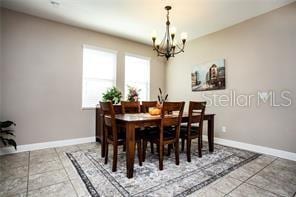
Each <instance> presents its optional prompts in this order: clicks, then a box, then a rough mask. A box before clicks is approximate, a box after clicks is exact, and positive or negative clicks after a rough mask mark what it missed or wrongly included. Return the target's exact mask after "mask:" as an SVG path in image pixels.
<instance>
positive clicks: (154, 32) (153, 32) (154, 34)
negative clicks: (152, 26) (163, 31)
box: [151, 30, 157, 39]
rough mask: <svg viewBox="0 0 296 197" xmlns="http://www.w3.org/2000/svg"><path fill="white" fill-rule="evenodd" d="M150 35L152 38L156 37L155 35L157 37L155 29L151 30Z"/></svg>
mask: <svg viewBox="0 0 296 197" xmlns="http://www.w3.org/2000/svg"><path fill="white" fill-rule="evenodd" d="M151 37H152V39H156V37H157V33H156V31H155V30H153V31H152V33H151Z"/></svg>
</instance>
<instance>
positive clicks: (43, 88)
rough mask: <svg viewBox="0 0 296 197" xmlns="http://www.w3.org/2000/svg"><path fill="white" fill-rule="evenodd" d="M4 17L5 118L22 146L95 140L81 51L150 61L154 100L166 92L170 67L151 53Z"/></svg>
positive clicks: (70, 29) (125, 43)
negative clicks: (87, 48)
mask: <svg viewBox="0 0 296 197" xmlns="http://www.w3.org/2000/svg"><path fill="white" fill-rule="evenodd" d="M2 11H3V29H2V37H3V48H2V50H3V56H4V61H3V62H2V63H3V79H4V81H5V83H4V85H3V96H2V101H3V102H2V103H3V116H4V118H5V119H11V120H14V121H15V122H16V123H17V127H16V135H17V142H18V143H19V144H30V143H39V142H47V141H53V140H63V139H72V138H82V137H90V136H94V135H95V129H94V128H95V112H94V110H82V109H81V98H82V95H81V89H82V45H83V44H88V45H94V46H99V47H103V48H108V49H113V50H116V51H118V65H117V76H118V80H117V83H118V86H119V88H120V89H122V90H123V88H124V87H123V86H124V85H123V83H124V72H123V71H124V53H125V52H128V53H134V54H138V55H141V56H146V57H151V93H150V97H151V99H156V96H157V89H158V87H161V88H164V87H165V84H164V83H165V79H164V78H165V65H164V62H163V60H162V59H159V58H157V57H156V56H155V54H154V53H153V51H152V49H151V47H149V46H146V45H143V44H139V43H136V42H132V41H128V40H125V39H120V38H116V37H112V36H108V35H104V34H100V33H96V32H92V31H88V30H84V29H80V28H76V27H72V26H68V25H64V24H60V23H55V22H51V21H47V20H43V19H40V18H36V17H32V16H28V15H25V14H21V13H17V12H13V11H9V10H6V9H4V10H2Z"/></svg>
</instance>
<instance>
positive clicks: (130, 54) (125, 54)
mask: <svg viewBox="0 0 296 197" xmlns="http://www.w3.org/2000/svg"><path fill="white" fill-rule="evenodd" d="M127 56H130V57H134V58H138V59H143V60H147V61H148V62H149V66H148V67H149V68H148V81H147V93H146V94H147V99H146V100H142V99H141V101H149V100H150V81H151V75H150V73H151V57H147V56H142V55H138V54H134V53H129V52H126V53H124V99H126V96H127V87H126V86H127V83H126V78H125V72H126V57H127ZM130 82H132V81H130ZM141 84H143V83H141Z"/></svg>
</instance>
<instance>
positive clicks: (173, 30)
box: [170, 27, 177, 35]
mask: <svg viewBox="0 0 296 197" xmlns="http://www.w3.org/2000/svg"><path fill="white" fill-rule="evenodd" d="M176 32H177V29H176V27H171V29H170V33H171V35H176Z"/></svg>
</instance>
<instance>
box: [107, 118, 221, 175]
mask: <svg viewBox="0 0 296 197" xmlns="http://www.w3.org/2000/svg"><path fill="white" fill-rule="evenodd" d="M214 117H215V114H205V115H204V120H205V121H207V122H208V129H207V133H208V143H209V152H213V151H214ZM115 119H116V124H117V125H118V126H120V127H124V128H125V129H126V169H127V177H128V178H132V177H133V172H134V160H135V142H136V139H135V138H136V137H135V136H136V135H135V132H136V128H143V127H149V126H158V125H160V122H161V118H160V116H152V115H150V114H149V113H137V114H116V115H115ZM185 122H188V114H186V113H184V114H183V117H182V123H185ZM102 154H103V153H102Z"/></svg>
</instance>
